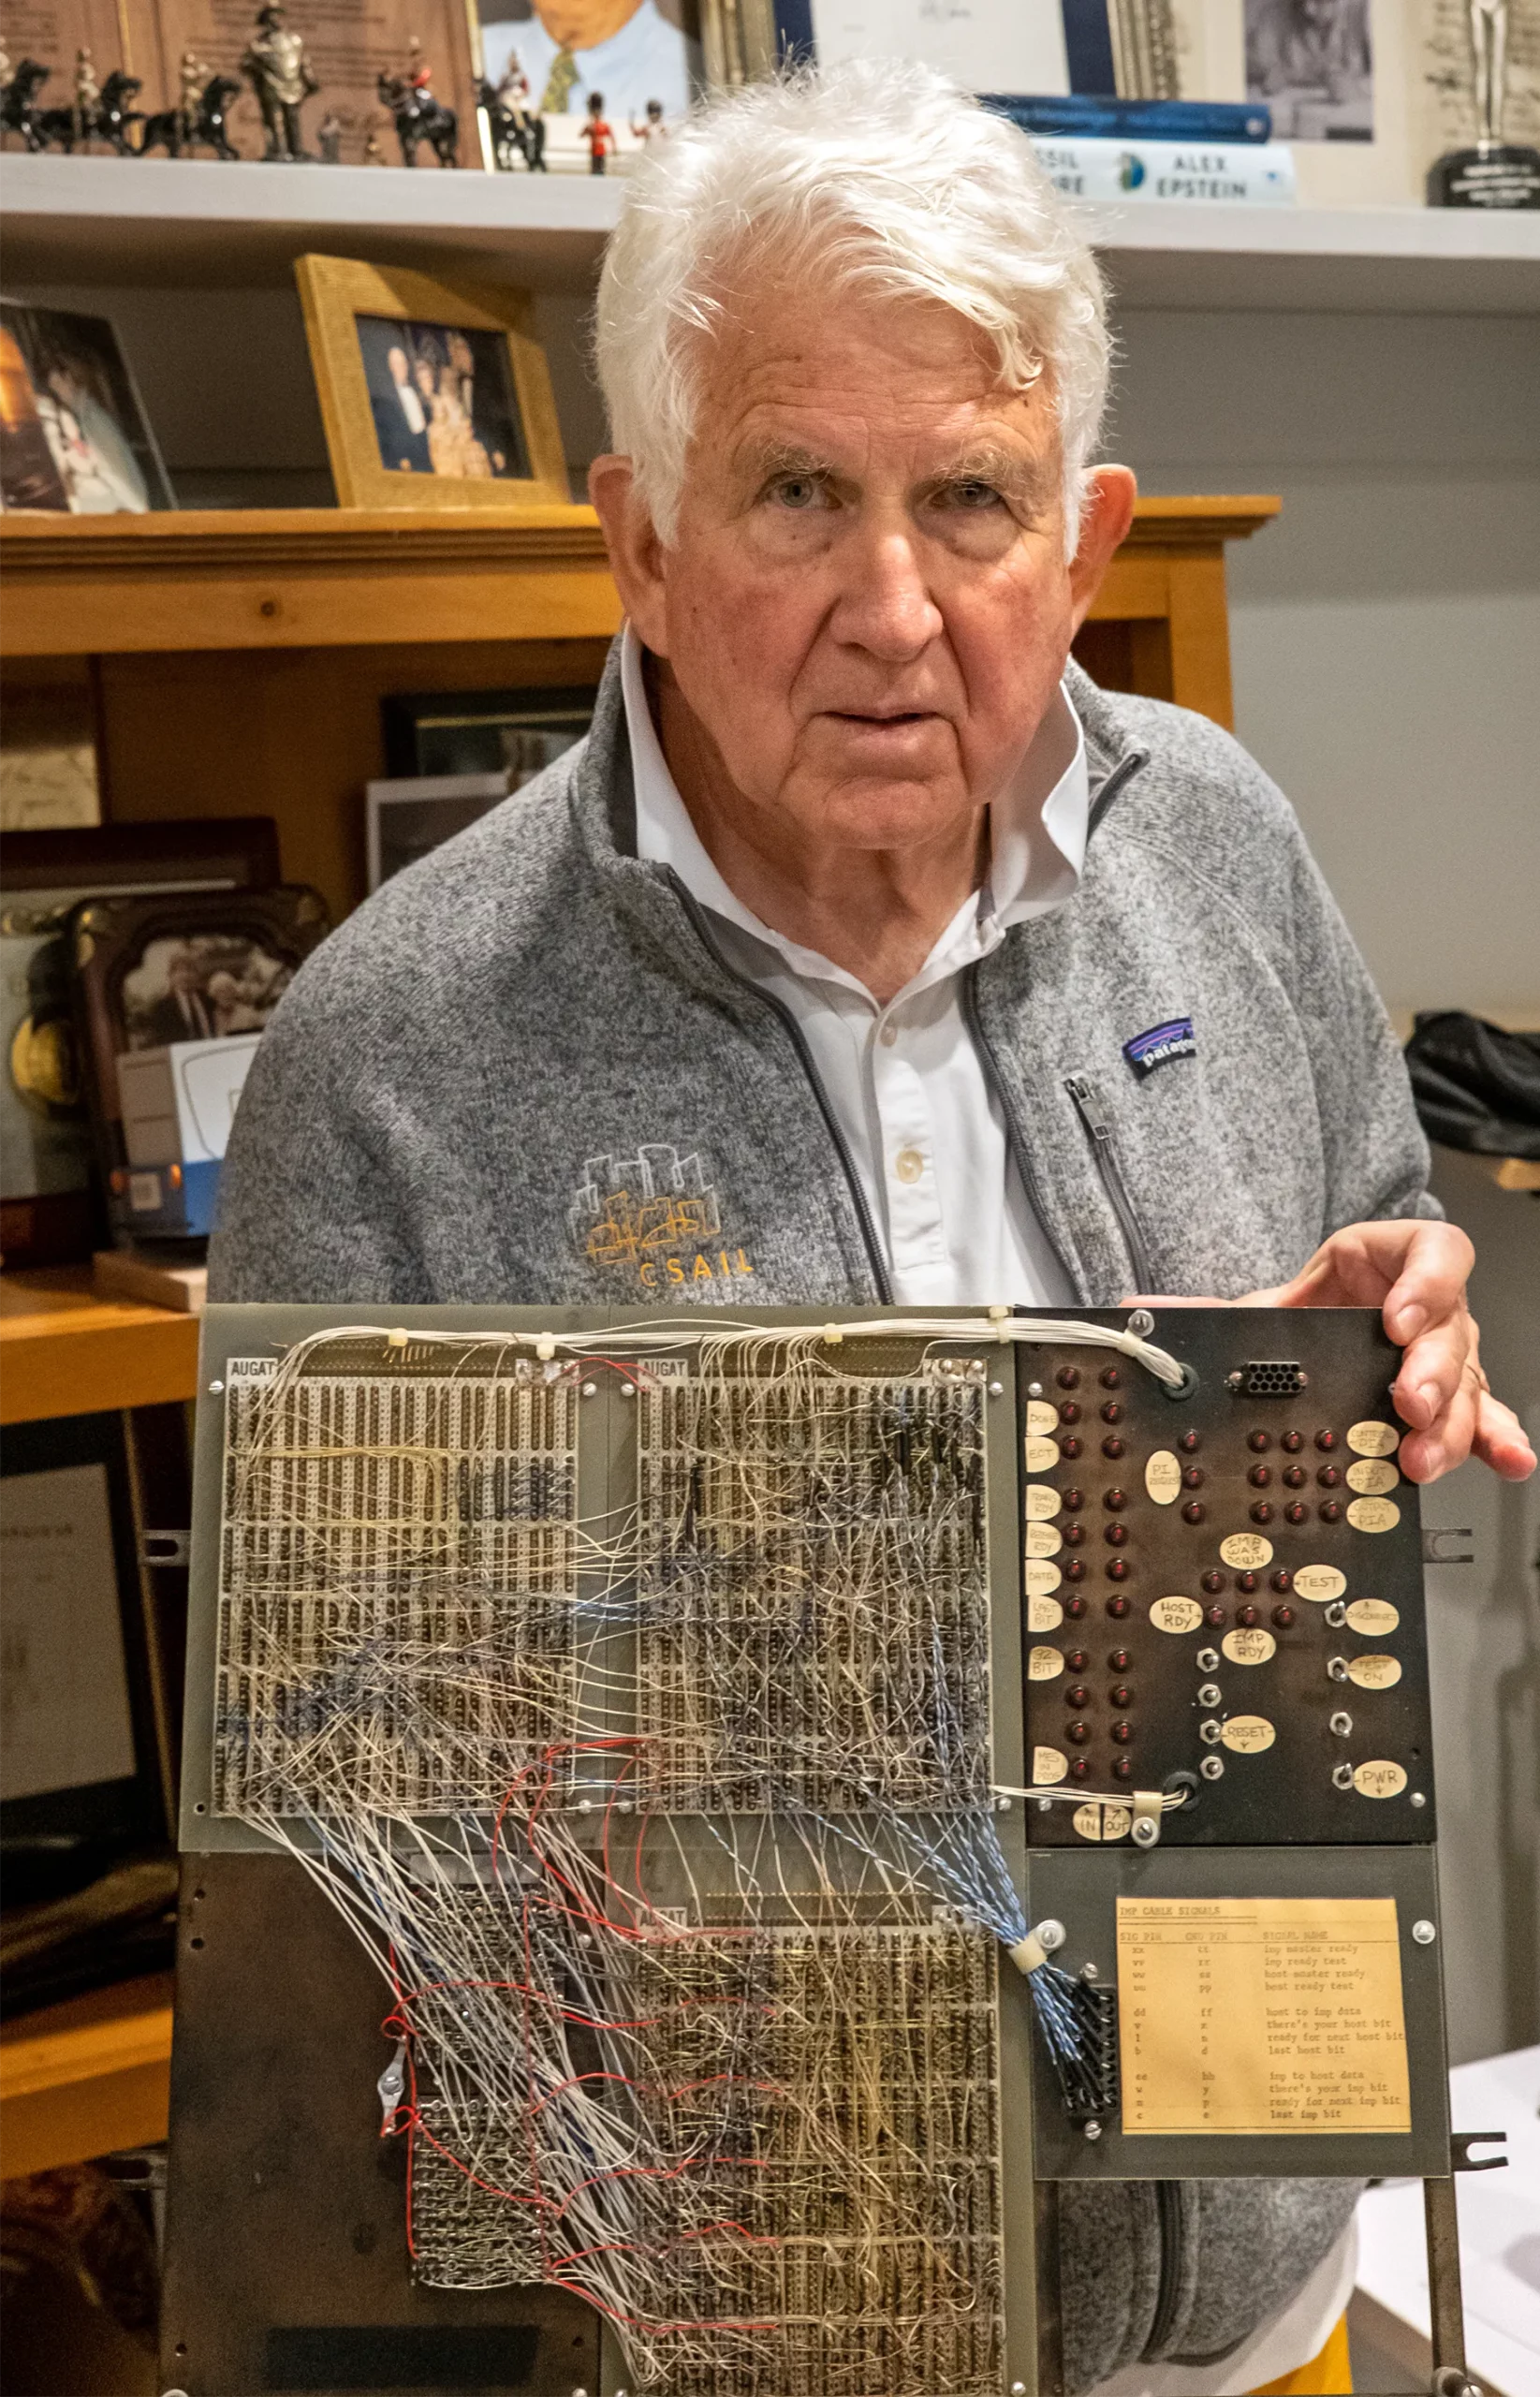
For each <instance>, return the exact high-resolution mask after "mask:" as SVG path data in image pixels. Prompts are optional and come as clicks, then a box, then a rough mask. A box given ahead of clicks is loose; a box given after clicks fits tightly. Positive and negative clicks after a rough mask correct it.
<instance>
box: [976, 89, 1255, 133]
mask: <svg viewBox="0 0 1540 2397" xmlns="http://www.w3.org/2000/svg"><path fill="white" fill-rule="evenodd" d="M981 98H982V101H983V105H984V106H985V108H987V109H993V110H994V111H995V113H996V115H998V116H1006V117H1009V119H1010V121H1011V123H1012V124H1013V125H1019V126H1020V128H1021V131H1022V132H1023V133H1031V134H1041V133H1050V134H1063V135H1066V136H1071V137H1074V138H1077V139H1080V138H1085V137H1091V138H1093V139H1099V140H1108V141H1181V142H1194V141H1201V142H1204V143H1209V142H1216V141H1217V142H1223V143H1226V144H1233V143H1237V142H1262V141H1270V140H1271V139H1272V110H1270V109H1269V108H1267V107H1265V106H1264V105H1263V104H1262V103H1261V102H1260V101H1258V100H1115V99H1111V98H1106V99H1104V98H1102V97H1101V96H1098V95H1096V94H1093V93H1089V92H1066V93H1036V92H1034V93H1027V94H1023V93H1019V92H985V93H983V94H981Z"/></svg>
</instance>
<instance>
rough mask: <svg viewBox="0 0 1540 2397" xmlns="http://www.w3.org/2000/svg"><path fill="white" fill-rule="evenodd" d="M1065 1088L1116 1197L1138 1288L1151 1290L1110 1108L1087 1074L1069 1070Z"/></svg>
mask: <svg viewBox="0 0 1540 2397" xmlns="http://www.w3.org/2000/svg"><path fill="white" fill-rule="evenodd" d="M1064 1088H1065V1089H1066V1090H1067V1091H1068V1093H1069V1095H1070V1096H1071V1098H1072V1099H1073V1100H1074V1101H1075V1106H1076V1110H1077V1112H1078V1115H1079V1118H1080V1121H1081V1123H1082V1124H1083V1125H1085V1127H1086V1130H1087V1131H1088V1132H1089V1133H1090V1135H1091V1145H1092V1152H1093V1155H1094V1156H1095V1159H1096V1168H1097V1170H1098V1172H1099V1173H1100V1175H1101V1177H1102V1186H1103V1188H1104V1189H1105V1190H1106V1192H1107V1197H1108V1198H1110V1199H1111V1201H1112V1212H1113V1213H1114V1214H1115V1215H1116V1216H1117V1218H1118V1224H1119V1227H1120V1228H1121V1230H1122V1236H1123V1239H1124V1241H1125V1242H1126V1243H1127V1245H1128V1256H1129V1261H1130V1263H1131V1264H1132V1265H1133V1268H1134V1286H1135V1287H1136V1289H1139V1290H1148V1289H1149V1288H1150V1287H1151V1272H1150V1251H1149V1248H1148V1247H1147V1245H1146V1243H1145V1238H1144V1233H1143V1230H1142V1228H1140V1224H1139V1219H1138V1217H1137V1214H1136V1213H1135V1212H1134V1202H1133V1200H1132V1199H1131V1198H1129V1195H1128V1184H1127V1183H1126V1182H1125V1181H1124V1180H1123V1177H1122V1166H1121V1165H1120V1164H1119V1163H1118V1152H1117V1149H1116V1147H1115V1146H1114V1143H1113V1139H1112V1126H1111V1125H1110V1124H1109V1123H1108V1121H1107V1112H1106V1110H1105V1109H1104V1108H1103V1106H1102V1103H1101V1100H1100V1099H1099V1098H1098V1097H1097V1096H1096V1091H1095V1086H1094V1084H1093V1083H1092V1082H1091V1081H1089V1080H1088V1079H1087V1077H1086V1076H1085V1075H1084V1074H1066V1075H1065V1076H1064Z"/></svg>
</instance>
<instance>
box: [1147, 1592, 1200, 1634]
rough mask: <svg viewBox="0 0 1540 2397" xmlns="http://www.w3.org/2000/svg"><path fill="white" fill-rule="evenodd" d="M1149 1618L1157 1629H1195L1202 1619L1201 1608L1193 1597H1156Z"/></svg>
mask: <svg viewBox="0 0 1540 2397" xmlns="http://www.w3.org/2000/svg"><path fill="white" fill-rule="evenodd" d="M1150 1620H1151V1623H1152V1624H1153V1625H1154V1626H1155V1629H1156V1630H1157V1631H1195V1630H1196V1629H1197V1627H1198V1625H1199V1624H1200V1623H1201V1622H1202V1621H1203V1609H1202V1608H1201V1607H1200V1606H1199V1605H1198V1602H1197V1600H1196V1599H1195V1598H1157V1599H1156V1600H1155V1603H1154V1605H1153V1606H1152V1607H1151V1610H1150Z"/></svg>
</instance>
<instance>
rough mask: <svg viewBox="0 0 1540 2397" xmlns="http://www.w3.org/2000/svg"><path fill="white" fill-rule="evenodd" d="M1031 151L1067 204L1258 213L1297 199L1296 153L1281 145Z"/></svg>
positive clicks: (1092, 145) (1039, 143) (1054, 143)
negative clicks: (1193, 204)
mask: <svg viewBox="0 0 1540 2397" xmlns="http://www.w3.org/2000/svg"><path fill="white" fill-rule="evenodd" d="M1034 148H1035V150H1036V152H1037V154H1038V156H1039V157H1040V158H1041V160H1042V162H1043V164H1044V166H1045V167H1046V168H1047V169H1048V171H1049V175H1050V176H1051V177H1052V179H1053V182H1054V183H1055V184H1057V186H1058V188H1059V190H1060V191H1062V192H1063V193H1064V194H1065V195H1066V196H1067V197H1068V198H1069V199H1092V200H1118V201H1122V200H1134V201H1136V202H1137V201H1140V200H1148V199H1181V200H1196V201H1199V202H1202V201H1204V200H1243V201H1247V202H1249V203H1251V204H1252V205H1254V206H1255V205H1261V206H1264V207H1271V206H1276V205H1278V204H1279V203H1280V202H1283V203H1287V202H1288V201H1290V200H1292V199H1294V197H1295V181H1294V154H1293V152H1292V151H1291V150H1290V149H1289V147H1288V145H1287V144H1286V143H1285V142H1279V141H1269V142H1264V143H1256V144H1247V145H1244V146H1237V147H1233V148H1232V147H1230V146H1228V145H1221V144H1215V143H1211V142H1202V141H1098V140H1074V141H1059V140H1052V139H1050V138H1049V137H1047V136H1044V135H1037V136H1034Z"/></svg>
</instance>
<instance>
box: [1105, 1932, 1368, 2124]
mask: <svg viewBox="0 0 1540 2397" xmlns="http://www.w3.org/2000/svg"><path fill="white" fill-rule="evenodd" d="M1118 1993H1119V1997H1120V2000H1121V2003H1120V2005H1119V2008H1118V2014H1119V2022H1120V2035H1121V2046H1122V2092H1123V2099H1122V2108H1123V2110H1122V2127H1123V2132H1124V2135H1125V2136H1131V2137H1134V2138H1138V2137H1140V2136H1141V2135H1149V2134H1153V2133H1159V2132H1167V2133H1169V2132H1178V2133H1183V2134H1194V2133H1198V2134H1201V2133H1223V2132H1238V2131H1244V2132H1252V2133H1269V2132H1270V2133H1273V2134H1279V2133H1283V2134H1292V2135H1298V2136H1302V2137H1308V2136H1312V2135H1314V2136H1319V2135H1321V2134H1322V2133H1325V2132H1333V2131H1402V2132H1404V2131H1409V2130H1410V2129H1411V2127H1412V2102H1411V2090H1410V2086H1409V2083H1408V2080H1407V2070H1406V2021H1405V2014H1404V2011H1403V2007H1402V2003H1401V1945H1400V1939H1399V1935H1398V1931H1397V1923H1396V1902H1395V1900H1394V1898H1212V1899H1188V1898H1120V1899H1119V1900H1118Z"/></svg>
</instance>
